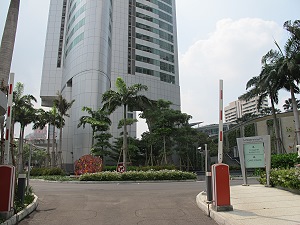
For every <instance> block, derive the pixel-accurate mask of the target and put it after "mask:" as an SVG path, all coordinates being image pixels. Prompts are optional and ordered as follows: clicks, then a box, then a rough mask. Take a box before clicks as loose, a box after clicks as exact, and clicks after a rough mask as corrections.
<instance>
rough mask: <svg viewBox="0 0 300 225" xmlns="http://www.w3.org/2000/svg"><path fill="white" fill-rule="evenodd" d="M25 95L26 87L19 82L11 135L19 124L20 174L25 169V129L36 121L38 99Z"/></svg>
mask: <svg viewBox="0 0 300 225" xmlns="http://www.w3.org/2000/svg"><path fill="white" fill-rule="evenodd" d="M23 93H24V85H23V84H22V83H20V82H18V83H17V84H16V87H15V91H14V93H13V106H12V122H11V126H12V127H11V133H12V134H13V133H14V126H15V123H16V122H19V123H20V125H21V129H20V138H19V148H18V171H19V172H21V171H22V169H23V164H22V152H23V139H24V129H25V127H26V126H27V125H28V124H30V123H31V122H33V121H34V119H35V109H34V108H33V104H32V101H34V102H36V99H35V97H34V96H33V95H23ZM12 137H13V136H12ZM11 143H13V142H11Z"/></svg>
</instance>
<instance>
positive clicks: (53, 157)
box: [51, 125, 56, 168]
mask: <svg viewBox="0 0 300 225" xmlns="http://www.w3.org/2000/svg"><path fill="white" fill-rule="evenodd" d="M55 162H56V160H55V126H54V125H53V131H52V152H51V167H52V168H53V167H55Z"/></svg>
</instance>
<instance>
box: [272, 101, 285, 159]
mask: <svg viewBox="0 0 300 225" xmlns="http://www.w3.org/2000/svg"><path fill="white" fill-rule="evenodd" d="M271 107H272V114H273V123H274V128H275V139H276V140H275V146H276V153H277V154H279V153H282V152H283V151H281V150H280V137H279V133H280V132H279V124H278V123H277V116H276V110H275V105H274V101H273V99H272V98H271Z"/></svg>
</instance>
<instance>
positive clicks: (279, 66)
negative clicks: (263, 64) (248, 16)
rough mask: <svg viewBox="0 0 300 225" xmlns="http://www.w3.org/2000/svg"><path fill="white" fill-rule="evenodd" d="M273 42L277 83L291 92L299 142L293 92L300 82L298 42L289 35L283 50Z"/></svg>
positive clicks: (296, 111)
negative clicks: (275, 48)
mask: <svg viewBox="0 0 300 225" xmlns="http://www.w3.org/2000/svg"><path fill="white" fill-rule="evenodd" d="M275 44H276V46H277V48H278V51H273V54H274V55H276V62H275V65H276V71H277V75H278V84H279V86H280V87H281V88H284V89H285V90H287V91H289V92H290V94H291V100H292V108H293V114H294V119H295V131H296V137H297V143H298V144H300V121H299V113H298V109H297V101H296V97H295V94H298V93H299V92H300V89H299V87H298V84H299V82H300V76H299V74H300V65H299V64H300V58H299V57H300V53H299V52H300V42H299V40H297V39H296V38H294V37H293V36H292V37H290V38H289V39H288V41H287V42H286V44H285V46H284V52H283V51H282V50H281V48H280V46H279V45H278V43H277V42H275ZM271 51H272V50H271Z"/></svg>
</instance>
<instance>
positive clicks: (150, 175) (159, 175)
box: [79, 170, 197, 181]
mask: <svg viewBox="0 0 300 225" xmlns="http://www.w3.org/2000/svg"><path fill="white" fill-rule="evenodd" d="M195 179H197V175H196V174H195V173H191V172H183V171H179V170H160V171H154V170H149V171H127V172H125V173H118V172H110V171H105V172H100V173H92V174H84V175H81V176H80V178H79V180H81V181H133V180H134V181H143V180H195Z"/></svg>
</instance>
